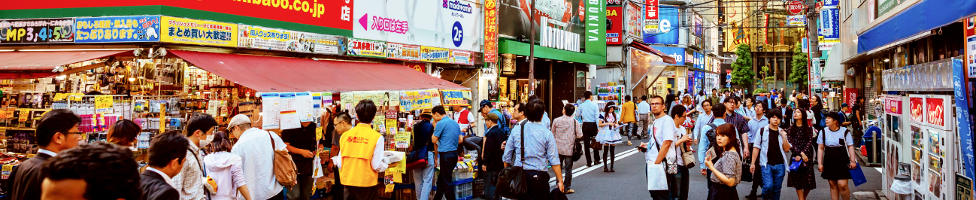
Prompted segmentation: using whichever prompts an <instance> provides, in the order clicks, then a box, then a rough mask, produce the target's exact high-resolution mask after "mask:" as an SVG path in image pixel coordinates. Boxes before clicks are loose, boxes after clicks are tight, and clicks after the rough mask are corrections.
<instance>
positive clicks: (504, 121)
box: [479, 100, 509, 136]
mask: <svg viewBox="0 0 976 200" xmlns="http://www.w3.org/2000/svg"><path fill="white" fill-rule="evenodd" d="M480 106H481V108H479V111H481V112H480V113H481V117H485V116H487V115H488V113H494V114H495V115H497V116H498V121H497V124H498V127H499V128H501V129H502V132H503V133H505V134H506V136H507V134H508V130H509V129H508V118H506V117H505V115H503V114H502V112H500V111H498V109H494V108H492V107H493V105H492V104H491V101H488V100H481V103H480ZM488 128H489V127H488V126H487V125H486V126H485V132H487V131H488Z"/></svg>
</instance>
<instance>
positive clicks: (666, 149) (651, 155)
mask: <svg viewBox="0 0 976 200" xmlns="http://www.w3.org/2000/svg"><path fill="white" fill-rule="evenodd" d="M650 101H651V103H650V104H651V113H653V114H654V118H655V119H654V124H653V125H652V126H651V135H650V136H651V139H650V140H648V141H647V142H645V143H641V145H640V146H641V148H642V149H647V153H645V154H644V159H645V161H647V162H653V163H654V164H661V163H662V162H668V161H667V158H671V157H674V156H675V152H674V151H671V145H672V143H673V142H674V141H677V137H675V135H676V134H675V133H676V131H677V130H676V129H675V124H674V119H672V118H671V117H670V116H668V113H667V112H665V111H664V108H665V106H664V99H663V98H661V97H660V96H652V97H651V99H650ZM667 178H668V180H666V181H667V182H668V183H673V182H674V181H675V180H673V176H672V175H671V174H668V177H667ZM669 185H670V184H669ZM649 192H650V194H651V198H652V199H654V200H667V199H671V198H672V197H671V193H670V191H668V190H652V191H649Z"/></svg>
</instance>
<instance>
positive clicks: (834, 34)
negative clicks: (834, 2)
mask: <svg viewBox="0 0 976 200" xmlns="http://www.w3.org/2000/svg"><path fill="white" fill-rule="evenodd" d="M819 24H820V26H819V28H818V29H819V31H818V32H819V34H818V35H819V36H820V37H822V38H821V40H820V41H824V42H839V41H840V10H839V9H837V8H824V9H823V10H821V11H820V23H819Z"/></svg>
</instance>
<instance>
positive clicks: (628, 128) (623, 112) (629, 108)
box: [620, 95, 637, 146]
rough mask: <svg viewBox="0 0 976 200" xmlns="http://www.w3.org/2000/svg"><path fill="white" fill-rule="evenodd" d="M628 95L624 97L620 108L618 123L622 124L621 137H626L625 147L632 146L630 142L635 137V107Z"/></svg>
mask: <svg viewBox="0 0 976 200" xmlns="http://www.w3.org/2000/svg"><path fill="white" fill-rule="evenodd" d="M631 100H632V98H631V97H630V95H627V96H625V97H624V101H626V102H624V103H623V104H621V106H620V123H622V124H623V128H622V129H621V130H622V131H623V135H625V136H627V146H630V145H634V144H633V143H632V142H631V141H630V140H633V137H634V136H637V105H636V104H634V101H631Z"/></svg>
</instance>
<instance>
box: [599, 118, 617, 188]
mask: <svg viewBox="0 0 976 200" xmlns="http://www.w3.org/2000/svg"><path fill="white" fill-rule="evenodd" d="M616 108H617V107H615V106H613V103H608V104H607V106H606V107H604V108H603V119H602V120H601V121H600V130H601V132H602V134H609V135H614V134H617V135H616V136H620V135H619V133H617V131H614V130H615V129H616V128H617V125H618V122H619V120H618V119H617V114H616V110H617V109H616ZM602 138H603V139H607V138H618V139H611V140H604V141H600V143H603V172H616V171H614V170H613V164H614V163H615V162H616V161H614V160H616V158H617V151H616V150H617V148H616V146H617V144H618V143H620V142H621V141H620V139H619V138H621V137H602ZM607 154H609V155H607ZM607 159H609V162H607V161H608V160H607ZM607 165H610V169H607Z"/></svg>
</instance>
